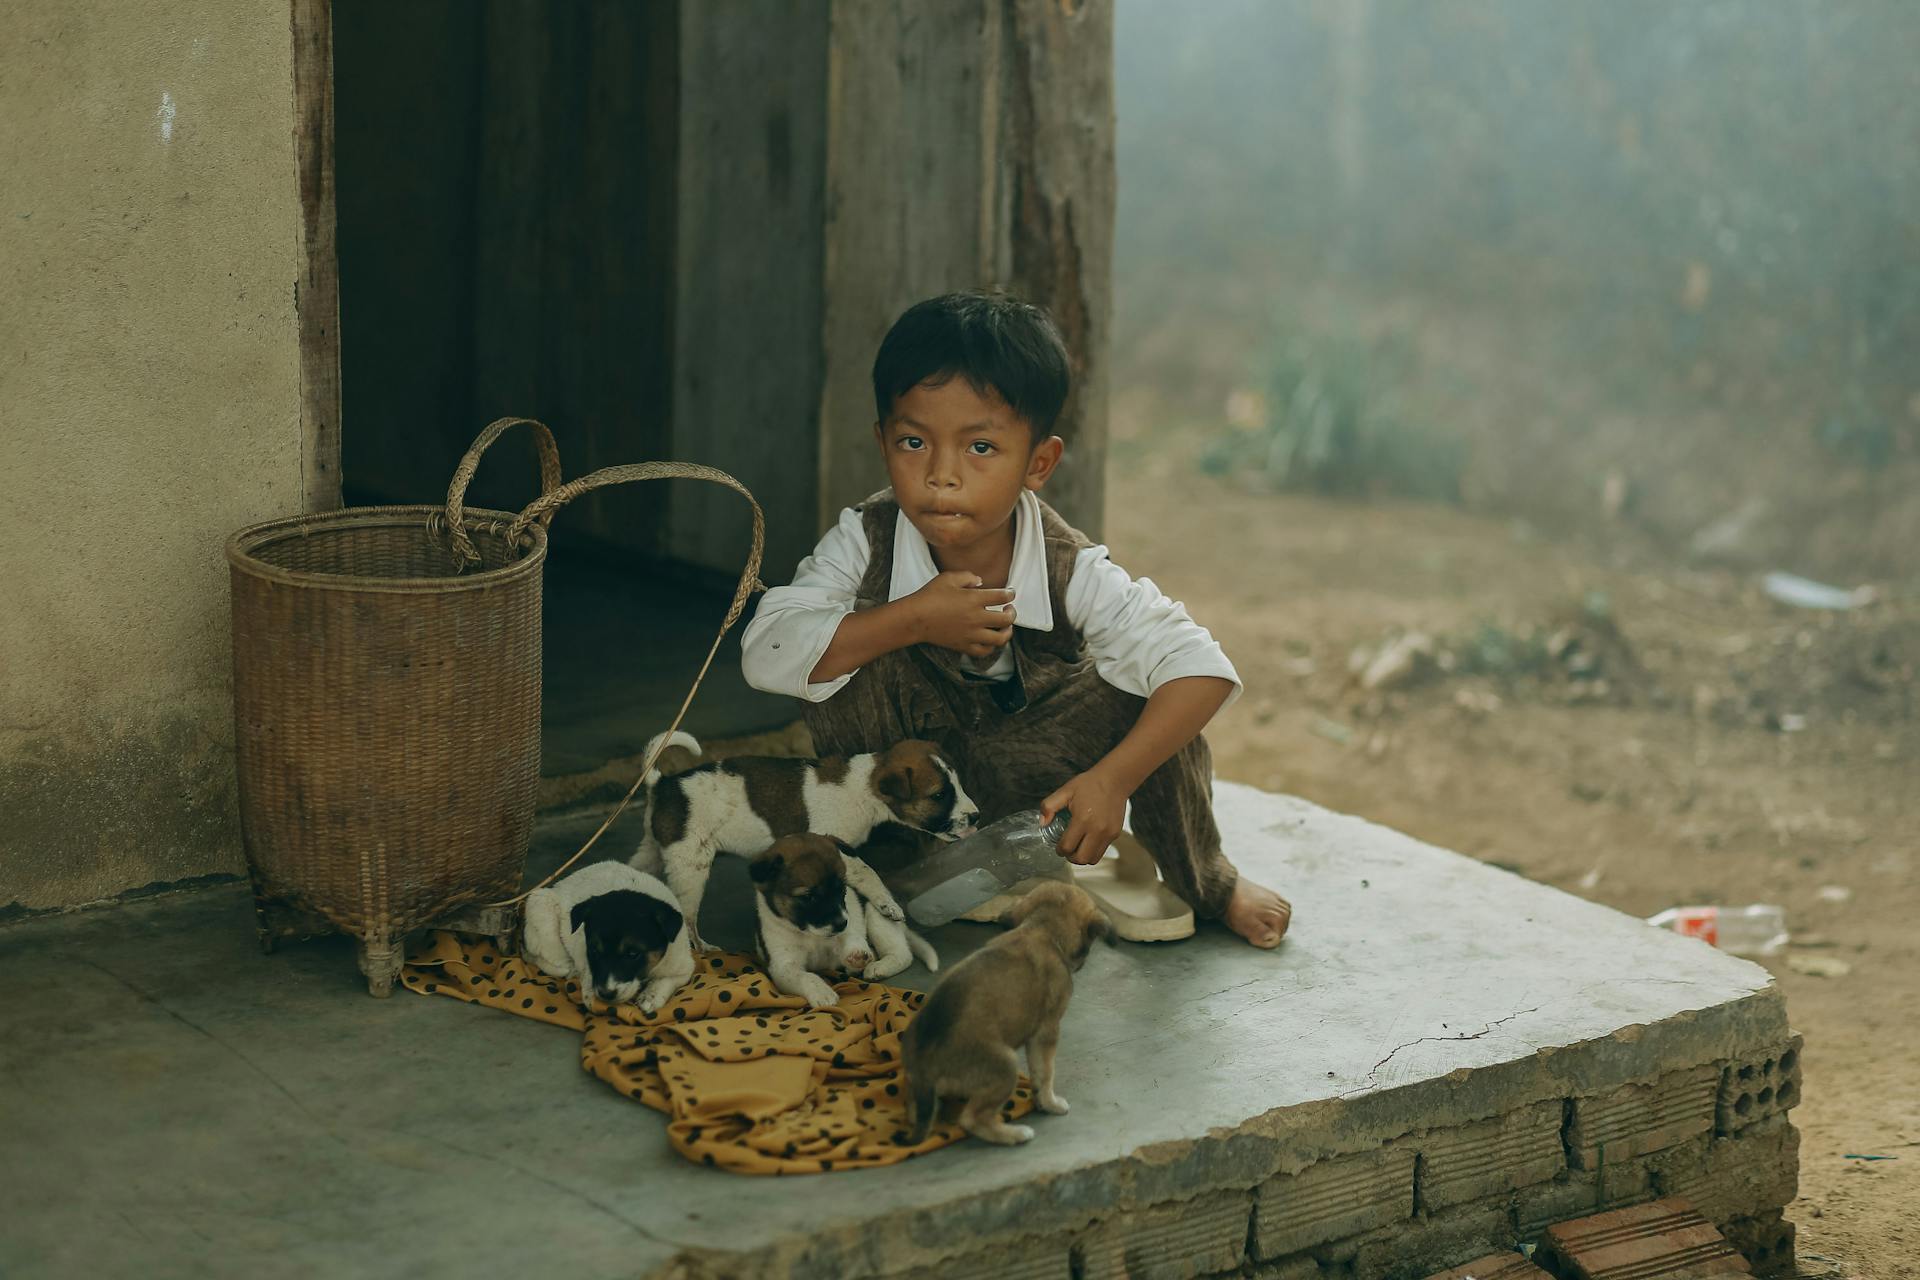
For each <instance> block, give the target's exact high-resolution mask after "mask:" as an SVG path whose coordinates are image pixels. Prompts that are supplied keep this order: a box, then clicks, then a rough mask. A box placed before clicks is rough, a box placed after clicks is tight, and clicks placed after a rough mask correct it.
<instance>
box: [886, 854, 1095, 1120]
mask: <svg viewBox="0 0 1920 1280" xmlns="http://www.w3.org/2000/svg"><path fill="white" fill-rule="evenodd" d="M1004 919H1005V921H1006V922H1007V923H1009V924H1011V925H1013V928H1011V929H1010V930H1008V931H1007V932H1006V933H1003V934H1001V935H1000V936H999V937H997V938H995V939H994V940H993V941H991V942H989V943H987V945H986V946H984V947H982V948H980V950H978V951H976V952H974V953H973V954H972V955H970V956H968V957H967V958H966V959H964V960H962V961H960V962H959V963H958V964H956V965H954V966H953V968H951V969H949V970H948V971H947V975H946V977H944V978H942V979H941V980H940V984H939V985H938V986H936V987H935V988H934V989H933V994H932V995H930V996H928V997H927V1003H926V1004H925V1005H924V1006H923V1007H922V1008H921V1010H920V1013H919V1016H917V1017H916V1018H914V1020H913V1022H912V1024H911V1025H909V1026H908V1027H907V1030H906V1033H905V1034H904V1035H903V1036H901V1038H900V1047H901V1054H902V1058H903V1060H904V1063H905V1066H906V1070H907V1118H908V1120H909V1121H910V1122H911V1123H912V1125H913V1141H915V1142H919V1141H921V1140H922V1139H924V1138H925V1137H926V1136H927V1130H928V1128H930V1127H931V1126H932V1125H933V1123H934V1120H935V1119H936V1118H937V1115H938V1112H939V1110H940V1102H941V1100H942V1099H945V1098H960V1099H962V1105H961V1109H960V1126H961V1127H962V1128H964V1129H965V1130H966V1131H967V1132H968V1133H971V1134H972V1135H973V1136H974V1137H976V1138H984V1139H985V1140H986V1141H988V1142H999V1143H1005V1144H1012V1143H1018V1142H1025V1141H1027V1140H1028V1139H1029V1138H1031V1137H1033V1130H1032V1129H1030V1128H1028V1127H1027V1126H1026V1125H1023V1124H1008V1123H1007V1122H1006V1121H1005V1120H1003V1119H1002V1118H1001V1116H1000V1108H1001V1107H1002V1106H1003V1105H1005V1103H1006V1101H1007V1099H1008V1098H1011V1097H1012V1096H1013V1090H1014V1086H1015V1085H1016V1084H1017V1083H1018V1082H1019V1077H1020V1060H1019V1057H1018V1050H1020V1049H1021V1048H1022V1047H1024V1048H1025V1049H1026V1051H1027V1070H1028V1071H1029V1072H1030V1073H1031V1074H1032V1076H1033V1088H1034V1095H1035V1098H1036V1099H1037V1101H1038V1102H1039V1104H1040V1108H1041V1110H1043V1111H1050V1112H1052V1113H1053V1114H1054V1115H1062V1116H1063V1115H1065V1114H1066V1113H1067V1102H1066V1099H1064V1098H1062V1097H1061V1096H1060V1095H1059V1094H1057V1093H1055V1092H1054V1091H1053V1057H1054V1050H1055V1049H1056V1048H1058V1046H1059V1043H1060V1019H1061V1017H1062V1016H1063V1015H1065V1013H1066V1011H1067V1001H1068V999H1069V998H1070V997H1071V996H1072V995H1073V975H1074V973H1075V972H1076V971H1078V970H1079V968H1080V966H1081V965H1083V964H1085V963H1086V961H1087V952H1088V951H1089V950H1091V949H1092V947H1093V944H1094V940H1095V939H1100V940H1102V941H1105V942H1107V943H1108V944H1109V945H1111V943H1112V942H1113V925H1112V923H1111V922H1110V921H1109V920H1108V919H1107V917H1106V915H1105V914H1104V913H1102V912H1101V910H1100V908H1099V907H1098V906H1097V905H1096V904H1095V903H1094V901H1093V899H1092V898H1090V897H1088V896H1087V893H1086V891H1085V890H1084V889H1081V888H1079V887H1078V886H1076V885H1071V884H1065V883H1048V884H1043V885H1041V886H1039V887H1038V888H1036V889H1034V890H1033V891H1032V892H1031V893H1029V894H1027V896H1026V897H1024V898H1022V899H1021V900H1020V901H1019V902H1017V903H1015V904H1014V906H1013V907H1012V909H1011V910H1009V911H1008V912H1007V914H1006V916H1005V917H1004Z"/></svg>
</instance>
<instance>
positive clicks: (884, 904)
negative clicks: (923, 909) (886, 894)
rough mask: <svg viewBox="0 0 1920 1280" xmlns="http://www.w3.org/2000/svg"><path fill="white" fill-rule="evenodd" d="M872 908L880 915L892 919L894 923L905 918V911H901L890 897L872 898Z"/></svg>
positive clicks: (898, 905)
mask: <svg viewBox="0 0 1920 1280" xmlns="http://www.w3.org/2000/svg"><path fill="white" fill-rule="evenodd" d="M873 909H874V910H875V911H878V912H879V913H880V914H881V915H883V916H885V917H886V918H887V919H889V920H891V921H893V922H894V923H895V924H898V923H900V922H901V921H903V920H905V919H906V918H907V913H906V912H904V911H902V910H901V909H900V904H899V903H897V902H895V901H894V900H893V899H892V898H876V899H874V903H873Z"/></svg>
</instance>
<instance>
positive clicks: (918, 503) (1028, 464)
mask: <svg viewBox="0 0 1920 1280" xmlns="http://www.w3.org/2000/svg"><path fill="white" fill-rule="evenodd" d="M874 434H875V435H876V436H877V437H878V438H879V440H880V449H881V452H882V454H883V455H884V456H885V458H886V462H887V478H888V479H889V480H891V481H892V482H893V496H894V498H895V499H896V500H897V501H898V502H899V503H900V509H901V510H902V511H904V512H906V514H907V519H908V520H911V521H912V522H913V527H914V528H915V529H918V530H919V531H920V536H921V537H923V538H925V539H926V540H927V543H928V545H930V546H933V547H965V546H969V545H971V544H973V543H976V542H979V541H981V540H982V539H985V538H989V537H992V536H994V535H996V534H998V533H999V532H1000V531H1002V530H1003V529H1005V528H1006V527H1007V522H1008V521H1009V520H1010V519H1011V518H1012V516H1013V508H1014V505H1015V504H1016V503H1017V502H1019V500H1020V494H1021V492H1022V491H1023V490H1026V489H1033V490H1035V491H1038V490H1039V489H1040V488H1041V486H1043V485H1045V484H1046V482H1047V477H1048V476H1051V475H1052V474H1053V469H1054V467H1056V466H1058V465H1059V463H1060V453H1061V449H1062V445H1061V442H1060V437H1059V436H1048V437H1046V438H1045V439H1042V440H1039V441H1035V440H1034V439H1033V431H1032V428H1030V427H1029V426H1028V425H1027V424H1026V423H1025V422H1024V421H1022V420H1021V419H1020V418H1018V417H1016V416H1015V415H1014V412H1013V410H1012V409H1011V408H1009V407H1008V406H1007V402H1006V401H1004V400H1002V399H1001V398H1000V397H999V396H998V395H995V394H993V393H991V392H989V393H988V394H987V395H984V396H983V395H981V394H980V393H979V392H978V391H975V390H974V389H973V386H972V384H970V383H969V382H968V381H967V380H966V379H965V378H961V377H953V378H949V379H947V380H946V381H945V382H943V383H941V384H940V385H938V386H931V385H929V384H927V383H924V382H923V383H921V384H920V385H919V386H917V387H914V388H913V389H911V390H910V391H908V392H907V393H906V394H905V395H903V396H901V397H900V398H899V399H898V400H896V401H894V404H893V412H892V413H891V414H890V415H889V416H888V418H887V420H886V421H885V422H882V423H879V424H877V425H876V426H875V427H874Z"/></svg>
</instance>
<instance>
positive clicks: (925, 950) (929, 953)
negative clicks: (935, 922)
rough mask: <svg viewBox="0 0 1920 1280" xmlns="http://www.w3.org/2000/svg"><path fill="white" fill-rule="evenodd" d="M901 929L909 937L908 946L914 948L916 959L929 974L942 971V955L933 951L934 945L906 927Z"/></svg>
mask: <svg viewBox="0 0 1920 1280" xmlns="http://www.w3.org/2000/svg"><path fill="white" fill-rule="evenodd" d="M901 929H902V931H903V932H905V933H906V935H907V946H909V947H910V948H912V950H913V954H914V957H915V958H916V959H918V960H919V961H920V963H921V964H923V965H925V966H927V972H928V973H938V972H939V970H940V953H939V952H938V951H935V950H934V949H933V944H932V943H931V942H928V941H927V940H926V939H925V938H923V937H921V936H920V935H919V934H917V933H915V932H914V931H913V930H911V929H908V928H906V926H904V925H902V926H901Z"/></svg>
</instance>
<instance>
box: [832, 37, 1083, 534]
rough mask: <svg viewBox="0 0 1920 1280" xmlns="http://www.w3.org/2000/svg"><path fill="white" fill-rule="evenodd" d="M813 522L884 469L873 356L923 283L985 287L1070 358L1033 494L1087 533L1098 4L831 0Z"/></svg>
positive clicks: (927, 286)
mask: <svg viewBox="0 0 1920 1280" xmlns="http://www.w3.org/2000/svg"><path fill="white" fill-rule="evenodd" d="M827 81H828V89H827V201H826V208H827V212H826V259H825V274H826V288H825V317H824V321H823V323H822V326H821V330H822V338H823V346H824V355H825V362H826V368H825V374H824V379H823V384H822V393H821V410H820V432H821V447H820V476H819V479H820V488H819V508H820V509H819V517H818V523H819V525H820V526H821V527H824V526H825V525H826V524H828V523H829V522H831V521H832V519H833V517H834V515H835V514H836V513H837V512H838V511H839V509H840V508H841V507H844V506H846V505H848V504H849V503H852V502H855V501H858V500H859V499H860V498H862V497H864V496H865V495H866V494H868V493H869V492H871V491H872V490H874V489H876V488H878V487H880V486H881V485H882V484H884V483H885V481H884V477H883V475H882V474H881V472H880V467H879V462H878V460H877V459H878V455H877V452H876V450H875V448H874V445H873V443H872V428H873V418H874V405H873V392H872V382H871V367H872V363H873V356H874V352H875V351H876V350H877V349H878V347H879V344H880V339H881V338H882V337H883V336H885V334H886V331H887V328H888V327H889V326H890V325H891V324H892V323H893V321H894V320H895V318H897V317H898V316H899V314H900V313H901V312H902V311H904V310H905V309H906V308H907V307H908V306H910V305H912V304H913V303H915V302H917V301H919V300H920V299H922V298H927V297H931V296H932V295H934V294H938V293H943V292H946V291H948V290H953V289H974V288H983V287H993V286H999V287H1004V288H1007V289H1009V290H1011V291H1012V292H1014V293H1017V294H1019V295H1020V296H1022V297H1024V298H1027V299H1028V300H1030V301H1033V302H1037V303H1039V304H1041V305H1042V306H1045V307H1046V308H1047V309H1048V310H1050V311H1051V312H1053V314H1054V316H1055V318H1056V319H1058V320H1059V322H1060V327H1061V330H1062V331H1063V333H1064V334H1065V336H1066V339H1067V345H1068V348H1069V350H1070V352H1071V353H1072V356H1073V361H1074V391H1073V394H1072V396H1071V398H1070V399H1069V400H1068V402H1067V408H1066V412H1065V414H1064V415H1063V418H1062V422H1061V431H1062V434H1064V435H1065V436H1066V437H1067V440H1068V459H1069V461H1068V463H1067V464H1066V465H1065V466H1064V467H1063V468H1062V469H1061V471H1060V473H1059V475H1058V477H1057V478H1056V480H1055V482H1054V484H1053V485H1051V486H1049V488H1048V491H1047V497H1048V499H1049V500H1050V501H1053V502H1054V503H1055V505H1057V506H1059V507H1060V509H1061V511H1062V512H1063V513H1064V514H1065V515H1066V516H1067V518H1068V519H1070V520H1073V521H1075V522H1077V523H1079V524H1080V525H1081V527H1082V528H1084V529H1086V530H1087V531H1088V532H1090V533H1097V532H1098V530H1099V526H1100V523H1101V516H1102V505H1103V503H1102V494H1103V488H1104V477H1103V475H1102V472H1103V469H1104V465H1105V460H1106V435H1107V431H1106V416H1107V348H1108V344H1109V342H1110V330H1111V315H1112V303H1111V264H1112V256H1113V204H1114V170H1113V8H1112V0H1085V2H1084V3H1081V2H1075V0H923V2H921V3H916V4H913V5H909V6H901V5H898V4H894V3H890V2H887V0H835V3H834V5H833V19H832V29H831V33H830V43H829V52H828V76H827Z"/></svg>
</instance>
